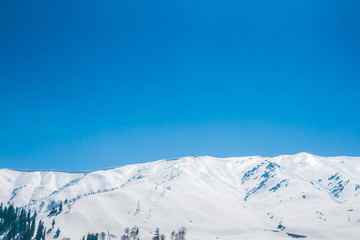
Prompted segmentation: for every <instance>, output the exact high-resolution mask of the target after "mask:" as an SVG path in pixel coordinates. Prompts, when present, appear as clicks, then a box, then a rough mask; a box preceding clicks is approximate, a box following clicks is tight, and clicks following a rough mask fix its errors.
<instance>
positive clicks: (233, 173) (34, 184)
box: [0, 153, 360, 240]
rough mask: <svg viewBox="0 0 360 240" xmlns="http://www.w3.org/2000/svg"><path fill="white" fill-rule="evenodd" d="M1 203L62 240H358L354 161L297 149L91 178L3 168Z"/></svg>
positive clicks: (357, 166) (133, 168)
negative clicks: (86, 238) (157, 233)
mask: <svg viewBox="0 0 360 240" xmlns="http://www.w3.org/2000/svg"><path fill="white" fill-rule="evenodd" d="M65 200H66V202H67V203H66V204H64V205H63V211H62V212H61V213H60V214H58V215H56V216H51V217H48V214H49V211H50V210H51V209H52V208H54V207H57V206H58V204H59V202H60V201H62V202H63V203H64V202H65ZM0 202H4V203H13V204H15V205H16V206H25V207H28V208H31V209H34V210H37V211H38V212H40V215H39V216H40V217H41V218H42V219H44V220H45V224H46V226H47V228H50V225H51V221H52V220H53V219H55V220H56V227H60V229H61V235H60V238H64V237H70V238H71V239H80V238H81V237H82V236H83V235H85V234H86V233H88V232H101V231H104V232H107V230H109V231H110V232H111V233H113V234H115V235H116V236H117V239H119V238H120V236H121V234H122V233H123V231H124V228H125V227H128V226H129V227H131V226H134V225H137V226H138V227H139V228H140V230H141V232H140V235H141V239H151V236H152V234H153V231H154V229H155V228H156V227H159V228H160V230H161V232H162V233H165V234H166V235H169V234H170V232H171V231H172V230H176V229H178V228H179V227H181V226H185V227H186V228H187V229H188V234H187V239H188V240H195V239H204V240H208V239H209V240H210V239H228V240H230V239H231V240H236V239H292V238H293V237H292V236H290V235H291V234H297V235H303V236H307V239H359V236H360V158H355V157H319V156H315V155H311V154H308V153H299V154H295V155H281V156H277V157H260V156H252V157H237V158H213V157H207V156H201V157H184V158H179V159H176V160H160V161H156V162H150V163H145V164H136V165H128V166H124V167H119V168H114V169H109V170H99V171H93V172H88V173H67V172H55V171H33V172H30V171H28V172H26V171H13V170H9V169H0ZM288 233H289V234H288ZM50 236H51V235H49V238H50ZM293 236H294V235H293Z"/></svg>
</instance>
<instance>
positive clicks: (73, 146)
mask: <svg viewBox="0 0 360 240" xmlns="http://www.w3.org/2000/svg"><path fill="white" fill-rule="evenodd" d="M359 12H360V2H359V1H331V0H324V1H307V0H302V1H285V0H284V1H265V0H264V1H261V0H253V1H239V0H236V1H235V0H234V1H226V0H224V1H211V0H207V1H194V0H192V1H186V0H185V1H168V0H166V1H162V0H157V1H141V0H138V1H125V0H116V1H115V0H113V1H89V0H87V1H77V0H71V1H48V0H47V1H16V0H11V1H10V0H4V1H1V2H0V110H1V113H0V163H1V164H0V168H26V169H66V170H85V169H97V168H106V167H111V166H120V165H124V164H130V163H138V162H147V161H152V160H157V159H162V158H172V157H179V156H187V155H192V154H193V155H212V156H217V157H226V156H244V155H264V156H272V155H278V154H292V153H297V152H303V151H306V152H311V153H313V154H317V155H324V156H332V155H352V156H360V124H359V123H360V94H359V90H360V81H359V80H360V66H359V65H360V44H359V42H360V31H359V24H360V15H359V14H358V13H359Z"/></svg>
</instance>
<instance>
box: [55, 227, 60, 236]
mask: <svg viewBox="0 0 360 240" xmlns="http://www.w3.org/2000/svg"><path fill="white" fill-rule="evenodd" d="M59 235H60V229H59V228H58V229H57V230H56V233H55V238H58V237H59Z"/></svg>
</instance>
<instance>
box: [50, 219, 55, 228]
mask: <svg viewBox="0 0 360 240" xmlns="http://www.w3.org/2000/svg"><path fill="white" fill-rule="evenodd" d="M51 226H52V229H54V227H55V219H53V221H52V223H51Z"/></svg>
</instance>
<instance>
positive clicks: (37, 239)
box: [35, 220, 44, 240]
mask: <svg viewBox="0 0 360 240" xmlns="http://www.w3.org/2000/svg"><path fill="white" fill-rule="evenodd" d="M43 235H44V222H43V221H41V220H40V221H39V226H38V228H37V231H36V236H35V240H41V239H43Z"/></svg>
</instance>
